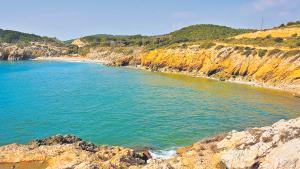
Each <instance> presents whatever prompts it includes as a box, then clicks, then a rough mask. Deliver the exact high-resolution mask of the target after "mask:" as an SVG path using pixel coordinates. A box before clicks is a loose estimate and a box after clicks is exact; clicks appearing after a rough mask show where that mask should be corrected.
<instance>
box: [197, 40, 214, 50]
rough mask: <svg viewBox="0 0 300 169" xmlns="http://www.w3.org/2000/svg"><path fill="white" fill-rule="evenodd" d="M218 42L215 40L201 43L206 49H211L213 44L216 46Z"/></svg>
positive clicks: (201, 46)
mask: <svg viewBox="0 0 300 169" xmlns="http://www.w3.org/2000/svg"><path fill="white" fill-rule="evenodd" d="M215 45H216V44H215V43H213V42H205V43H203V44H201V45H200V48H204V49H210V48H212V47H213V46H215Z"/></svg>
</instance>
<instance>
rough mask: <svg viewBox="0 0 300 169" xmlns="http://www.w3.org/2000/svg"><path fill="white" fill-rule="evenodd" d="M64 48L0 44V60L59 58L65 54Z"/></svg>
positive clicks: (46, 44)
mask: <svg viewBox="0 0 300 169" xmlns="http://www.w3.org/2000/svg"><path fill="white" fill-rule="evenodd" d="M67 51H68V49H67V48H66V47H65V46H61V45H57V44H51V43H43V42H31V43H0V60H28V59H33V58H36V57H59V56H62V55H64V54H66V53H67Z"/></svg>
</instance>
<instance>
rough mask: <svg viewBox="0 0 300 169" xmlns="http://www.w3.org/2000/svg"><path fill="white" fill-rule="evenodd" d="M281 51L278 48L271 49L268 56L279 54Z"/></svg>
mask: <svg viewBox="0 0 300 169" xmlns="http://www.w3.org/2000/svg"><path fill="white" fill-rule="evenodd" d="M281 52H282V51H281V50H280V49H273V50H271V51H270V52H269V56H273V55H275V54H279V53H281Z"/></svg>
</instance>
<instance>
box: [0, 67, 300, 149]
mask: <svg viewBox="0 0 300 169" xmlns="http://www.w3.org/2000/svg"><path fill="white" fill-rule="evenodd" d="M299 110H300V99H299V98H296V97H293V96H291V95H290V94H287V93H284V92H280V91H273V90H267V89H261V88H255V87H251V86H247V85H238V84H231V83H224V82H217V81H212V80H208V79H201V78H193V77H187V76H183V75H172V74H163V73H151V72H147V71H140V70H133V69H128V68H112V67H105V66H101V65H96V64H84V63H66V62H32V61H26V62H1V63H0V145H4V144H8V143H13V142H17V143H26V142H28V141H30V140H32V139H35V138H43V137H46V136H50V135H55V134H58V133H59V134H68V133H71V134H75V135H77V136H79V137H81V138H83V139H85V140H89V141H92V142H94V143H97V144H109V145H122V146H129V147H154V148H158V149H168V148H172V147H178V146H184V145H188V144H191V143H193V142H195V141H197V140H199V139H201V138H204V137H208V136H211V135H214V134H217V133H222V132H225V131H230V130H232V129H237V130H241V129H244V128H247V127H252V126H263V125H269V124H271V123H273V122H275V121H277V120H279V119H282V118H284V119H288V118H295V117H297V116H299V115H300V111H299Z"/></svg>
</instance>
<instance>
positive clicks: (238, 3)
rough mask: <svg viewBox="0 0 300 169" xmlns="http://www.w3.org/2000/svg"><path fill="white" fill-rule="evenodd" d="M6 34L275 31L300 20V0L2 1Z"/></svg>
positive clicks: (1, 23) (1, 17)
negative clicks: (207, 27)
mask: <svg viewBox="0 0 300 169" xmlns="http://www.w3.org/2000/svg"><path fill="white" fill-rule="evenodd" d="M0 2H1V3H0V4H1V10H0V28H2V29H12V30H18V31H22V32H28V33H35V34H39V35H44V36H50V37H57V38H58V39H61V40H67V39H71V38H77V37H81V36H84V35H92V34H100V33H101V34H102V33H103V34H104V33H105V34H122V35H129V34H143V35H157V34H164V33H168V32H171V31H174V30H176V29H179V28H182V27H184V26H188V25H192V24H204V23H211V24H219V25H226V26H231V27H236V28H259V27H260V22H261V18H262V17H264V21H265V22H264V27H265V28H268V27H273V26H277V25H279V24H281V23H285V22H288V21H295V20H300V10H299V9H300V0H148V1H146V0H105V1H104V0H0Z"/></svg>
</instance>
